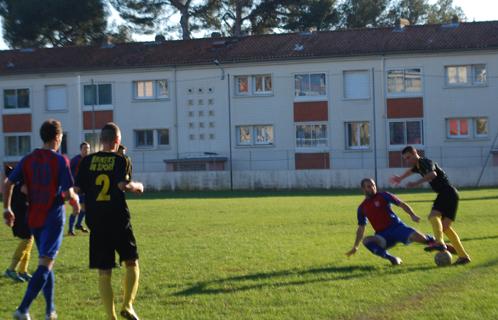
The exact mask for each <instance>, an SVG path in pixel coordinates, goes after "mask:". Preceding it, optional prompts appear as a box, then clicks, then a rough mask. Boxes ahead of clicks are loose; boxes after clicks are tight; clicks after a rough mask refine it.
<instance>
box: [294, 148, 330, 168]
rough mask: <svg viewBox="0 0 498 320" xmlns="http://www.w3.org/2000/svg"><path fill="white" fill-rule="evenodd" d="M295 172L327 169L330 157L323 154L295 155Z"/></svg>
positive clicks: (327, 154)
mask: <svg viewBox="0 0 498 320" xmlns="http://www.w3.org/2000/svg"><path fill="white" fill-rule="evenodd" d="M295 161H296V170H305V169H329V168H330V155H329V153H328V152H325V153H296V156H295Z"/></svg>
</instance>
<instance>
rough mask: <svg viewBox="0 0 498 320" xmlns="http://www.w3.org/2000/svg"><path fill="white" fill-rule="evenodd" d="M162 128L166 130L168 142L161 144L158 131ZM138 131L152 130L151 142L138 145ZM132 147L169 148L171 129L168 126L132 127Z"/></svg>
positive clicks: (145, 148) (141, 148)
mask: <svg viewBox="0 0 498 320" xmlns="http://www.w3.org/2000/svg"><path fill="white" fill-rule="evenodd" d="M162 130H167V131H168V144H161V143H159V142H160V139H159V132H160V131H162ZM140 131H144V132H145V131H151V132H152V137H151V139H152V144H147V145H138V143H137V142H138V140H137V139H138V136H137V133H138V132H140ZM133 147H134V149H136V150H147V149H149V150H150V149H169V148H171V130H170V128H139V129H133Z"/></svg>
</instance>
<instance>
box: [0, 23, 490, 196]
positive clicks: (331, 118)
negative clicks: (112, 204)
mask: <svg viewBox="0 0 498 320" xmlns="http://www.w3.org/2000/svg"><path fill="white" fill-rule="evenodd" d="M484 27H486V28H492V30H497V32H498V22H489V23H487V24H486V25H484ZM484 27H483V24H479V23H468V24H460V25H456V26H455V25H454V26H449V27H448V26H439V27H437V28H434V26H431V27H430V29H429V30H425V29H424V27H421V26H414V27H405V28H407V29H406V30H397V29H392V30H387V31H386V30H384V29H382V30H380V29H379V30H377V31H376V29H374V30H373V32H377V33H378V35H377V36H379V37H382V39H384V41H386V43H389V42H394V40H396V41H399V38H400V37H404V36H407V37H412V36H417V35H418V34H419V33H420V34H422V35H423V37H424V38H423V39H422V40H420V44H418V46H420V47H423V45H424V44H426V43H433V42H431V40H432V41H439V42H441V43H443V44H444V41H443V40H445V39H455V38H459V37H462V35H464V36H465V34H466V33H467V32H470V31H472V32H474V34H475V30H481V29H485V30H483V31H482V32H483V33H486V32H489V30H487V29H486V28H484ZM410 28H413V30H412V29H410ZM428 28H429V27H428ZM472 28H474V29H475V30H474V29H472ZM447 29H450V32H451V33H452V34H450V35H448V34H446V33H448V30H447ZM468 29H471V30H470V31H469V30H468ZM351 32H352V34H351V37H358V36H361V37H364V36H367V37H368V36H370V35H369V34H368V33H369V32H370V31H368V30H357V31H351ZM354 32H356V33H354ZM431 32H432V33H431ZM359 33H361V34H359ZM411 33H413V35H412V34H411ZM460 33H461V34H460ZM290 36H291V38H289V39H282V38H283V37H285V35H283V36H282V35H273V36H260V37H256V36H255V37H246V38H243V39H241V40H240V39H239V40H238V41H235V42H233V43H232V42H230V41H231V40H230V38H221V40H220V39H202V40H198V41H195V40H190V41H187V42H182V41H176V42H174V43H173V44H172V45H173V46H178V47H179V48H176V51H173V53H171V50H169V51H168V54H169V55H173V56H179V57H182V56H184V55H188V54H186V53H185V52H188V51H187V50H189V47H188V46H189V45H190V44H192V43H193V46H207V47H208V49H206V50H208V51H206V52H208V53H209V54H212V56H208V57H207V58H203V59H201V60H202V61H200V60H199V61H193V62H188V61H187V62H182V63H173V62H172V63H157V62H156V61H155V60H154V59H155V58H151V62H150V63H149V64H148V63H143V61H141V62H135V61H131V62H130V61H127V62H126V63H121V64H119V63H118V65H117V66H116V65H114V64H113V63H107V64H106V63H103V64H95V63H94V64H93V65H91V66H90V67H89V65H82V62H81V61H80V62H75V63H72V62H71V59H69V60H68V61H69V62H64V61H63V62H60V59H59V63H57V64H56V63H55V62H54V61H53V60H50V59H49V60H47V61H48V62H47V65H48V66H50V68H47V65H43V68H42V67H39V66H38V65H35V64H33V63H32V61H35V60H37V59H38V58H40V57H41V60H43V58H44V57H46V55H47V53H48V54H50V52H52V53H54V54H60V55H62V56H71V55H72V54H74V52H63V53H58V52H60V51H64V50H66V49H65V48H62V49H36V50H24V51H23V50H20V51H19V50H13V51H4V52H2V53H0V63H1V64H2V68H3V69H1V70H0V94H1V95H2V97H3V99H2V100H1V101H3V105H2V108H1V110H2V123H1V128H0V131H1V132H2V137H1V139H0V156H1V158H2V161H3V162H4V163H15V162H17V161H19V160H20V158H21V157H22V156H23V155H25V154H26V153H28V152H30V151H31V150H32V149H34V148H36V147H38V146H39V145H40V139H39V135H38V129H39V127H40V125H41V123H42V122H43V121H44V120H46V119H47V118H55V119H58V120H60V121H61V122H62V124H63V127H64V131H65V142H64V146H63V150H62V152H64V153H66V154H68V156H71V157H72V156H74V155H76V154H77V153H78V152H79V144H80V143H81V142H82V141H84V140H86V141H89V142H91V144H92V147H93V149H94V150H96V149H98V134H99V128H101V127H102V126H103V125H104V124H105V123H106V122H108V121H114V122H116V123H117V124H118V125H119V126H120V128H121V130H122V142H123V144H124V145H126V146H127V147H128V155H129V156H130V157H131V158H132V160H133V170H134V176H135V178H136V179H139V180H142V181H144V182H145V184H146V185H147V186H148V187H149V188H154V189H230V188H233V189H255V188H272V189H280V188H337V187H356V186H357V185H358V184H359V181H360V180H361V179H362V178H364V177H376V178H377V180H378V183H379V184H380V185H381V186H386V185H387V179H388V177H389V176H390V175H392V174H394V173H400V172H401V171H402V170H404V169H402V167H403V166H404V164H403V162H402V159H401V155H400V150H401V149H402V148H404V147H405V146H406V145H413V146H415V147H416V148H417V149H419V150H421V152H423V154H425V155H426V156H427V157H429V158H430V159H433V160H435V161H437V162H438V163H439V164H440V165H441V166H442V167H443V169H445V170H446V171H447V172H448V174H449V176H450V180H451V181H453V182H454V183H455V184H457V185H459V186H475V185H477V183H478V182H479V184H480V185H496V184H498V169H497V168H498V154H497V153H495V151H496V149H498V145H497V144H496V141H495V140H496V139H495V138H496V136H498V102H497V101H498V40H496V39H495V38H496V36H494V37H491V36H490V37H489V38H490V40H489V41H488V42H489V43H488V42H486V41H484V42H486V45H482V41H483V40H481V42H480V43H481V47H479V45H475V48H461V46H462V45H461V44H460V43H458V44H455V45H449V48H447V47H443V48H440V47H437V48H429V49H427V48H425V49H424V50H422V49H419V48H418V47H415V48H409V49H406V50H405V49H404V47H403V45H402V44H397V45H393V46H394V48H395V49H396V50H393V48H390V47H389V48H387V49H386V50H382V48H381V49H377V50H373V52H371V51H372V50H370V49H369V48H368V46H369V45H368V43H367V44H365V47H366V49H365V50H366V51H365V52H363V53H362V52H360V53H357V52H356V51H355V50H356V49H354V48H353V49H354V50H353V49H347V48H346V49H343V48H342V47H341V49H342V50H343V51H341V52H340V53H335V52H336V51H337V48H336V47H333V48H332V49H327V48H325V49H324V48H322V47H321V46H322V45H323V42H324V41H332V40H334V39H336V38H337V37H343V36H344V35H343V34H341V32H340V31H338V32H327V33H319V34H294V35H290ZM265 37H266V38H270V40H267V39H266V38H265ZM323 37H331V38H323ZM375 37H376V36H375V35H374V36H372V38H375ZM322 38H323V39H322ZM341 39H342V38H341ZM319 40H322V42H321V41H319ZM336 40H337V39H336ZM248 41H249V43H248V44H245V42H248ZM250 41H253V42H250ZM258 41H260V42H264V41H275V42H278V41H284V42H283V43H285V44H286V45H287V46H288V47H289V48H288V49H286V51H285V52H287V53H286V55H284V56H278V55H275V56H273V55H269V56H264V57H263V58H262V56H261V54H260V53H251V52H247V51H250V50H249V49H246V51H244V50H243V49H244V48H247V46H249V47H250V46H251V44H252V45H253V46H255V47H258V45H259V46H264V45H265V43H263V44H261V43H260V44H258ZM406 41H408V39H407V40H406ZM495 42H496V43H495ZM134 45H135V46H138V47H140V46H142V47H143V48H144V56H143V57H142V59H145V60H146V59H147V56H146V54H145V53H147V52H146V50H150V47H153V49H151V50H156V51H158V53H156V54H158V55H159V56H160V55H161V52H162V51H161V50H165V49H164V48H162V46H163V45H166V46H167V45H168V44H163V43H160V44H154V43H151V44H134ZM182 46H187V47H182ZM280 46H283V45H282V44H281V45H280ZM355 46H357V47H359V48H362V44H361V43H358V44H356V45H355ZM380 46H386V44H381V45H380ZM452 46H453V47H452ZM468 46H469V45H467V47H468ZM122 47H124V48H125V49H126V50H127V52H128V51H130V47H126V45H121V47H120V45H118V46H117V47H109V48H94V49H91V50H93V51H89V52H90V53H91V54H95V56H97V57H98V56H99V55H102V52H104V53H105V54H106V55H109V56H112V55H114V54H115V55H116V56H119V55H120V54H122V52H116V51H117V50H118V49H121V48H122ZM220 47H221V48H220ZM50 50H53V51H50ZM55 50H58V51H57V52H56V51H55ZM88 50H90V49H88ZM123 50H124V49H123ZM237 50H242V51H241V52H243V54H237V53H236V52H235V53H234V51H237ZM306 50H309V51H306ZM334 50H336V51H334ZM348 50H350V51H348ZM369 50H370V51H369ZM76 52H77V51H76ZM213 52H214V53H213ZM309 52H311V53H312V54H310V53H309ZM317 52H318V53H321V52H325V53H324V54H315V53H317ZM348 52H350V54H348ZM76 54H77V53H76ZM82 54H83V53H82ZM192 54H195V53H192ZM230 55H232V56H231V57H232V58H231V59H230ZM215 58H216V59H215ZM45 59H48V58H45ZM123 59H124V58H123ZM110 61H113V60H110ZM146 62H147V61H146ZM85 63H88V62H85Z"/></svg>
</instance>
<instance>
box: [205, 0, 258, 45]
mask: <svg viewBox="0 0 498 320" xmlns="http://www.w3.org/2000/svg"><path fill="white" fill-rule="evenodd" d="M255 8H256V4H255V1H253V0H208V1H207V3H206V4H205V5H204V6H203V7H202V9H201V10H200V11H199V14H200V17H201V19H202V21H203V23H204V24H203V25H204V27H206V28H209V29H214V30H219V31H221V32H222V33H223V34H226V35H230V36H235V37H239V36H241V35H243V34H245V33H249V32H250V31H251V19H253V16H252V15H251V13H252V12H253V10H255Z"/></svg>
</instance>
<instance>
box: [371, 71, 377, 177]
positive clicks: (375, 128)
mask: <svg viewBox="0 0 498 320" xmlns="http://www.w3.org/2000/svg"><path fill="white" fill-rule="evenodd" d="M375 106H376V102H375V68H372V107H373V108H372V109H373V128H372V131H373V149H374V176H375V183H378V182H377V176H378V168H377V112H376V111H375V110H376V108H375Z"/></svg>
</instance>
